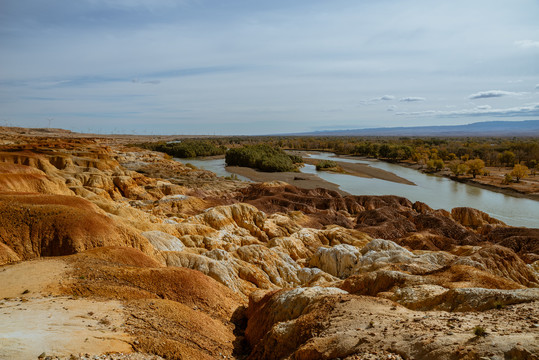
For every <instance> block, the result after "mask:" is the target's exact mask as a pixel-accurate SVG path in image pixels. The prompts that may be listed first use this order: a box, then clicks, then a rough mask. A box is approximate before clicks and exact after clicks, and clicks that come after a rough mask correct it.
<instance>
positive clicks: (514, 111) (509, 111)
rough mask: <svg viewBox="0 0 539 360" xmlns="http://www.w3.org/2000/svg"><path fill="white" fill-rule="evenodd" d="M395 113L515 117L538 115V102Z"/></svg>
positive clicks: (404, 114) (438, 115)
mask: <svg viewBox="0 0 539 360" xmlns="http://www.w3.org/2000/svg"><path fill="white" fill-rule="evenodd" d="M396 115H401V116H437V117H476V116H495V117H517V116H539V103H533V104H525V105H522V106H517V107H512V108H505V109H492V108H491V107H490V106H478V107H475V108H473V109H464V110H454V111H439V110H427V111H415V112H400V113H396Z"/></svg>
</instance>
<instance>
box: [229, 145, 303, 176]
mask: <svg viewBox="0 0 539 360" xmlns="http://www.w3.org/2000/svg"><path fill="white" fill-rule="evenodd" d="M225 161H226V164H227V165H228V166H245V167H250V168H253V169H257V170H260V171H266V172H284V171H295V170H296V167H295V166H294V162H293V160H292V158H291V157H290V156H289V155H287V154H286V153H285V152H284V151H283V150H281V149H276V148H273V147H271V146H268V145H264V144H260V145H245V146H243V147H240V148H233V149H230V150H228V151H227V152H226V155H225Z"/></svg>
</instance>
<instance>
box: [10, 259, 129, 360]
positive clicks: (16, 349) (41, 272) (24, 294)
mask: <svg viewBox="0 0 539 360" xmlns="http://www.w3.org/2000/svg"><path fill="white" fill-rule="evenodd" d="M67 270H68V266H67V264H66V263H64V262H63V261H61V260H57V259H41V260H34V261H28V262H23V263H19V264H15V265H8V266H3V267H0V284H2V286H1V287H0V299H2V300H0V359H13V360H17V359H36V358H37V357H38V356H39V355H40V354H42V353H43V352H44V353H45V354H46V355H51V356H65V357H67V356H69V355H71V354H75V355H78V354H80V353H83V354H85V353H89V354H103V353H106V352H111V351H114V352H131V351H132V347H131V345H130V341H131V340H132V339H131V337H130V336H129V335H128V334H126V333H123V332H122V331H120V330H118V328H120V327H121V326H122V324H123V323H124V322H125V313H124V310H123V306H122V305H121V303H120V302H118V301H96V300H89V299H78V298H73V297H67V296H54V294H55V293H56V294H57V291H56V290H57V289H58V288H59V287H60V286H61V281H66V280H65V273H66V271H67ZM61 279H64V280H61Z"/></svg>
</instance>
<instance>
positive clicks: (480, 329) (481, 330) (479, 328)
mask: <svg viewBox="0 0 539 360" xmlns="http://www.w3.org/2000/svg"><path fill="white" fill-rule="evenodd" d="M473 333H474V335H475V336H487V331H486V330H485V328H484V327H482V326H479V325H478V326H476V327H475V328H474V329H473Z"/></svg>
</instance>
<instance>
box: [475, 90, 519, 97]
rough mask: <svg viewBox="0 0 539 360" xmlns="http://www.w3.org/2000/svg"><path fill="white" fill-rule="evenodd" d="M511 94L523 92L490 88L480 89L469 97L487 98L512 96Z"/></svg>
mask: <svg viewBox="0 0 539 360" xmlns="http://www.w3.org/2000/svg"><path fill="white" fill-rule="evenodd" d="M511 95H522V93H517V92H511V91H503V90H488V91H480V92H478V93H475V94H472V95H470V96H468V99H486V98H494V97H502V96H511Z"/></svg>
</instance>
